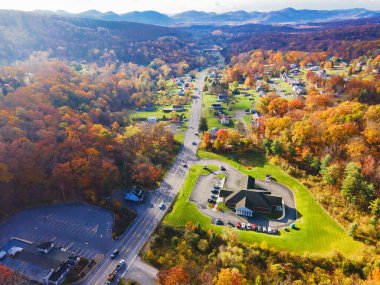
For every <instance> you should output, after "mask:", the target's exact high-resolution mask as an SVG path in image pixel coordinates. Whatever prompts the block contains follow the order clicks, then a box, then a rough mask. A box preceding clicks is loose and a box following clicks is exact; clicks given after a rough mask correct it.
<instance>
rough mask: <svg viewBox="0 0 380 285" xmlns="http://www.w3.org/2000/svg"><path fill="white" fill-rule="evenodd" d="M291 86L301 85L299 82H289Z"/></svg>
mask: <svg viewBox="0 0 380 285" xmlns="http://www.w3.org/2000/svg"><path fill="white" fill-rule="evenodd" d="M290 85H291V86H300V85H302V83H301V82H300V81H299V80H291V81H290Z"/></svg>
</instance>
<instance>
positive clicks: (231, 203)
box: [219, 176, 283, 217]
mask: <svg viewBox="0 0 380 285" xmlns="http://www.w3.org/2000/svg"><path fill="white" fill-rule="evenodd" d="M244 186H245V187H244ZM242 187H244V188H245V189H242V190H236V191H231V190H221V191H220V193H219V197H222V198H223V200H224V202H225V205H226V206H227V207H228V208H230V209H232V210H234V211H235V213H236V214H237V215H241V216H246V217H252V216H253V215H254V213H255V212H257V213H264V214H271V213H272V212H273V211H282V210H283V201H282V198H281V197H278V196H273V195H271V192H269V191H266V190H264V189H257V188H259V187H256V184H255V178H253V177H252V176H247V177H246V183H244V184H243V185H242Z"/></svg>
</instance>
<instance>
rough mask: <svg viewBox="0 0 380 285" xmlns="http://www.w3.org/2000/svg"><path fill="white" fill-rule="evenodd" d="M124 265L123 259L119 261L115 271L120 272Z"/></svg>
mask: <svg viewBox="0 0 380 285" xmlns="http://www.w3.org/2000/svg"><path fill="white" fill-rule="evenodd" d="M124 264H125V260H124V259H122V260H120V261H119V263H118V264H117V266H116V268H117V270H120V269H121V268H122V267H123V266H124Z"/></svg>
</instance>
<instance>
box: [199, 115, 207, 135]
mask: <svg viewBox="0 0 380 285" xmlns="http://www.w3.org/2000/svg"><path fill="white" fill-rule="evenodd" d="M198 130H199V132H202V133H204V132H206V131H207V130H208V124H207V120H206V118H204V117H201V119H200V121H199V128H198Z"/></svg>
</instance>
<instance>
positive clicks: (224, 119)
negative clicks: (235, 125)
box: [219, 115, 230, 126]
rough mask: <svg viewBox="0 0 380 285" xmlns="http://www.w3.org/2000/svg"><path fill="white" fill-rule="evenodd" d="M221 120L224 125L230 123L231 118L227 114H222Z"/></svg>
mask: <svg viewBox="0 0 380 285" xmlns="http://www.w3.org/2000/svg"><path fill="white" fill-rule="evenodd" d="M219 122H220V123H221V124H222V125H224V126H226V125H229V124H230V120H229V119H228V118H227V116H226V115H223V116H221V117H220V118H219Z"/></svg>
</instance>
